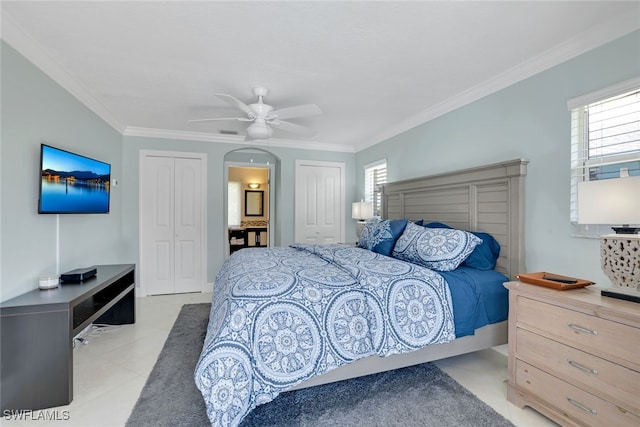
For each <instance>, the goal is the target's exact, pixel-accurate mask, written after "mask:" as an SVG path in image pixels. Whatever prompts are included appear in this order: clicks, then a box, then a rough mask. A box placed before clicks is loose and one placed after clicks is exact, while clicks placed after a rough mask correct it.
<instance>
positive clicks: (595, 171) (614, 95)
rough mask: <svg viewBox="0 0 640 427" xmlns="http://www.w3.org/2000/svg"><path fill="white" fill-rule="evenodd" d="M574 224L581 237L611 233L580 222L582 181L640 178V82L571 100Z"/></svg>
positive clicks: (602, 228)
mask: <svg viewBox="0 0 640 427" xmlns="http://www.w3.org/2000/svg"><path fill="white" fill-rule="evenodd" d="M568 106H569V109H570V110H571V210H570V215H571V218H570V219H571V223H572V226H573V227H574V234H575V235H578V236H585V237H590V236H594V237H595V236H599V235H602V234H608V233H610V232H611V230H610V228H609V227H607V226H585V225H579V224H578V223H577V219H578V197H577V187H578V182H580V181H593V180H600V179H610V178H618V177H620V176H626V175H629V176H637V175H640V79H634V80H631V81H627V82H624V83H622V84H620V85H617V86H615V87H612V88H607V89H604V90H603V91H600V92H597V93H594V94H590V95H586V96H583V97H580V98H577V99H574V100H571V101H569V103H568Z"/></svg>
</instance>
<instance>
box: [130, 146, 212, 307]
mask: <svg viewBox="0 0 640 427" xmlns="http://www.w3.org/2000/svg"><path fill="white" fill-rule="evenodd" d="M145 157H172V158H183V159H200V160H201V161H202V185H201V187H202V190H201V194H200V195H201V197H202V207H201V209H200V214H201V215H202V239H201V244H200V253H201V255H202V262H201V263H200V266H201V267H200V268H201V272H200V274H201V276H200V277H201V278H202V285H201V289H200V291H201V292H208V291H209V290H210V289H209V286H208V284H207V281H208V277H207V265H208V259H209V258H208V257H207V243H208V240H209V239H208V234H207V153H193V152H187V151H159V150H140V152H139V157H138V263H139V264H141V263H142V260H143V259H144V258H143V255H144V254H143V251H144V245H143V244H142V242H143V240H142V238H143V236H142V220H143V218H142V209H141V208H140V200H141V198H140V194H142V190H143V187H142V185H143V182H142V177H143V176H144V174H143V172H144V159H145ZM136 270H137V271H139V280H140V282H139V283H140V286H139V287H138V292H137V293H138V294H139V295H138V296H143V297H146V296H147V295H148V294H147V288H146V287H145V284H144V283H145V280H144V279H145V277H144V268H142V265H138V266H137V268H136Z"/></svg>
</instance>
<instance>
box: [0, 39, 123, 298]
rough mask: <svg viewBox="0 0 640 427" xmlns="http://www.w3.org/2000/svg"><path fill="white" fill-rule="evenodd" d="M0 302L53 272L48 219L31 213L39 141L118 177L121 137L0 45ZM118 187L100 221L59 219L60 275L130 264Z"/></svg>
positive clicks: (52, 221) (51, 218)
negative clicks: (124, 254) (99, 162)
mask: <svg viewBox="0 0 640 427" xmlns="http://www.w3.org/2000/svg"><path fill="white" fill-rule="evenodd" d="M0 49H1V55H2V56H1V60H2V77H1V78H2V80H1V86H2V93H1V95H2V99H1V107H2V131H1V133H0V136H1V154H2V155H1V159H0V199H1V206H2V214H1V218H0V242H1V243H0V245H1V248H2V249H1V251H0V289H1V290H0V292H1V293H0V299H1V300H6V299H8V298H11V297H14V296H16V295H19V294H22V293H24V292H27V291H29V290H31V289H35V288H37V287H38V278H39V276H40V275H43V274H55V273H56V246H57V244H56V242H57V239H56V230H57V229H58V228H57V224H56V217H57V215H39V214H38V185H39V182H38V180H39V176H40V173H39V167H40V143H41V142H46V143H47V144H50V145H53V146H55V147H58V148H62V149H66V150H69V151H73V152H76V153H79V154H82V155H85V156H88V157H92V158H95V159H99V160H102V161H105V162H109V163H111V165H112V176H113V177H119V176H121V174H122V172H123V170H122V136H121V135H120V134H119V133H118V132H117V131H115V130H114V129H113V128H112V127H111V126H109V125H108V124H107V123H105V122H104V121H103V120H102V119H100V118H99V117H97V116H96V115H95V114H94V113H93V112H91V111H90V110H89V109H87V108H86V107H85V106H84V105H82V104H81V103H80V102H78V101H77V100H76V99H75V98H74V97H73V96H71V95H70V94H69V93H68V92H66V91H65V90H64V89H62V88H61V87H60V86H58V85H57V84H56V83H55V82H53V81H52V80H51V79H50V78H48V77H47V76H46V75H44V74H43V73H42V72H41V71H40V70H38V69H37V68H36V67H34V66H33V64H31V63H30V62H28V61H27V60H26V59H25V58H24V57H22V56H21V55H20V54H18V53H17V52H16V51H15V50H14V49H12V48H11V47H10V46H8V45H7V44H5V43H4V42H2V44H0ZM124 215H125V211H124V210H123V206H122V201H121V187H116V188H113V189H112V192H111V213H110V214H108V215H59V233H60V238H59V244H60V272H64V271H68V270H71V269H74V268H78V267H88V266H91V265H94V264H107V263H119V262H125V261H126V262H132V261H131V260H127V259H126V258H123V257H122V256H121V249H122V247H123V233H122V225H123V217H124Z"/></svg>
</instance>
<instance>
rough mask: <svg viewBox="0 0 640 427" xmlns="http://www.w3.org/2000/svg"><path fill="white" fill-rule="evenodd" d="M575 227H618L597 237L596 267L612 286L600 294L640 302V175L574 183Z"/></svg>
mask: <svg viewBox="0 0 640 427" xmlns="http://www.w3.org/2000/svg"><path fill="white" fill-rule="evenodd" d="M578 223H579V224H616V225H618V224H622V226H621V227H618V226H615V227H612V229H613V230H614V231H615V234H607V235H604V236H601V237H600V266H601V267H602V271H604V273H605V274H606V276H607V277H608V278H609V280H611V283H612V285H613V286H612V287H610V288H608V289H603V290H602V295H604V296H608V297H613V298H619V299H624V300H628V301H634V302H640V235H639V234H638V231H639V230H640V228H638V227H633V225H636V226H637V225H638V224H640V176H630V177H624V178H611V179H603V180H596V181H584V182H579V183H578Z"/></svg>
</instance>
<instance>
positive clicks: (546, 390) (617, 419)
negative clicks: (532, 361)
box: [516, 360, 640, 426]
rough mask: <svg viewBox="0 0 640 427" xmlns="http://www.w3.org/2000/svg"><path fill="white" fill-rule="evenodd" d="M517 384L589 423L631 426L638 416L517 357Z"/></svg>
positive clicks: (637, 423) (635, 422)
mask: <svg viewBox="0 0 640 427" xmlns="http://www.w3.org/2000/svg"><path fill="white" fill-rule="evenodd" d="M516 386H517V387H518V388H519V389H520V390H523V391H526V392H528V393H530V394H531V395H534V396H538V399H541V400H543V401H544V403H545V404H546V405H547V406H549V407H553V408H556V410H557V412H559V413H562V414H564V415H565V416H566V417H567V418H569V419H573V420H576V421H578V422H579V423H582V424H586V425H589V426H632V425H639V424H640V416H638V415H636V414H633V413H632V412H629V411H628V410H626V409H624V408H621V407H618V406H616V405H613V404H611V403H609V402H607V401H605V400H602V399H600V398H599V397H597V396H594V395H592V394H590V393H587V392H586V391H584V390H582V389H580V388H578V387H575V386H573V385H571V384H569V383H566V382H564V381H562V380H560V379H558V378H556V377H554V376H553V375H550V374H548V373H546V372H544V371H542V370H540V369H537V368H535V367H533V366H531V365H529V364H528V363H525V362H523V361H521V360H517V361H516Z"/></svg>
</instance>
